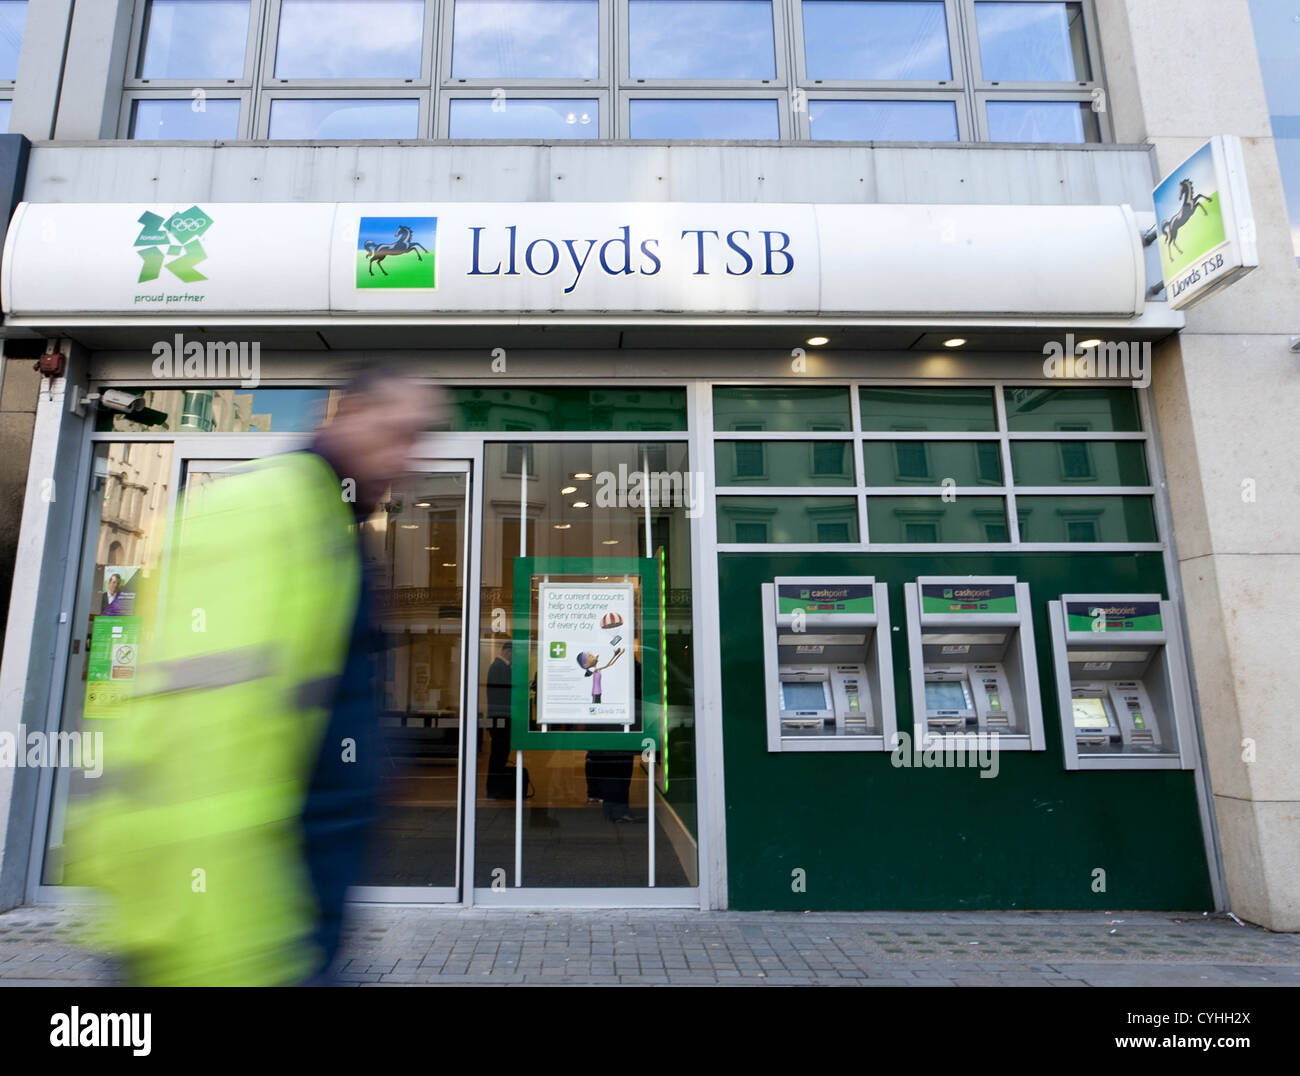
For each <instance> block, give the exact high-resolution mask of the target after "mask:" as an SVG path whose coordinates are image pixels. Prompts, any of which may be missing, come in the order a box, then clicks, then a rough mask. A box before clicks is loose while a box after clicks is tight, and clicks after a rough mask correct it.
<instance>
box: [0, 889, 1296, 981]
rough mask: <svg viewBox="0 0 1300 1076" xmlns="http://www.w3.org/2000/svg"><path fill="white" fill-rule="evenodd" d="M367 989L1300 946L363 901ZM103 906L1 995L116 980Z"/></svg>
mask: <svg viewBox="0 0 1300 1076" xmlns="http://www.w3.org/2000/svg"><path fill="white" fill-rule="evenodd" d="M354 913H355V914H354V919H353V922H352V923H351V925H350V926H349V928H348V931H347V937H346V941H345V948H344V952H343V955H342V956H341V957H340V959H339V962H338V963H337V965H336V967H335V971H336V974H337V976H338V978H339V979H340V980H341V981H342V982H343V983H344V984H347V985H357V986H425V985H466V984H473V985H480V986H497V985H509V984H520V985H569V986H574V985H585V984H592V985H611V986H615V985H624V986H633V985H682V986H686V985H698V986H742V985H743V986H793V985H798V986H1300V934H1275V933H1272V932H1270V931H1267V930H1264V929H1263V928H1261V927H1256V926H1252V925H1249V924H1239V923H1238V922H1236V921H1234V919H1232V918H1231V917H1230V916H1227V915H1204V914H1201V913H1196V912H1191V913H1187V914H1185V915H1180V914H1177V913H1170V912H1114V913H1111V912H1106V913H1097V912H947V913H944V912H862V913H857V912H804V913H799V912H734V911H727V912H699V911H682V910H672V911H668V910H659V909H655V910H649V909H624V910H619V911H594V910H565V911H555V910H551V911H522V910H514V909H495V908H494V909H484V908H458V907H434V906H418V905H401V906H393V905H359V906H357V907H356V908H355V909H354ZM92 914H93V910H92V909H90V908H88V907H87V906H84V905H83V906H64V907H56V906H49V905H44V906H34V907H32V906H29V907H23V908H15V909H13V910H12V911H9V912H5V913H3V914H0V986H95V985H109V984H111V983H112V981H113V980H112V972H111V966H110V965H109V964H108V963H107V962H106V961H105V960H104V959H102V957H99V956H96V955H94V954H91V953H88V952H86V951H84V950H82V949H80V948H78V947H77V946H76V944H75V941H76V938H77V935H78V933H79V932H80V931H81V930H83V929H84V926H85V924H86V922H87V921H88V916H90V915H92Z"/></svg>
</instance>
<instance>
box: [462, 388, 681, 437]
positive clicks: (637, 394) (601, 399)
mask: <svg viewBox="0 0 1300 1076" xmlns="http://www.w3.org/2000/svg"><path fill="white" fill-rule="evenodd" d="M449 392H450V395H451V405H452V406H451V414H452V418H451V422H450V426H449V428H450V429H454V430H471V431H472V430H537V431H539V432H541V431H557V432H558V431H564V430H684V429H686V390H685V389H638V388H620V389H570V388H565V389H551V388H547V389H536V388H530V387H528V386H524V387H522V388H516V387H511V388H498V389H480V388H453V389H450V390H449Z"/></svg>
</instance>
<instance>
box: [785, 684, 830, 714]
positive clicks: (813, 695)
mask: <svg viewBox="0 0 1300 1076" xmlns="http://www.w3.org/2000/svg"><path fill="white" fill-rule="evenodd" d="M781 698H782V701H783V703H784V707H785V709H787V710H829V709H830V706H829V705H828V704H827V702H826V685H825V684H824V683H823V682H822V681H820V680H814V681H812V682H811V683H791V682H788V681H787V682H786V683H783V684H782V685H781Z"/></svg>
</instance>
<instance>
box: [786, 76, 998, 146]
mask: <svg viewBox="0 0 1300 1076" xmlns="http://www.w3.org/2000/svg"><path fill="white" fill-rule="evenodd" d="M969 96H970V94H969V91H967V90H961V89H956V90H951V91H947V90H945V91H934V90H886V89H870V90H861V89H845V90H834V89H823V88H820V87H819V88H818V89H817V90H811V89H805V88H804V87H802V86H799V87H795V88H794V89H793V90H791V91H790V114H791V117H792V122H793V126H794V127H795V128H796V129H797V131H798V136H797V137H798V141H801V142H814V141H816V142H819V143H820V144H822V145H833V144H835V143H836V142H839V143H841V144H845V143H851V142H867V141H870V142H877V143H879V142H903V143H906V144H908V145H922V146H955V145H958V144H960V143H962V142H973V141H975V139H974V134H975V131H974V128H973V127H972V125H971V110H970V101H969ZM813 101H946V102H950V103H951V104H952V105H953V110H954V111H955V112H956V115H957V139H956V141H953V142H943V141H940V142H934V141H927V140H923V139H883V138H877V139H839V138H825V139H814V138H813V136H812V109H811V108H810V107H809V106H810V105H811V104H812V102H813ZM800 103H802V105H803V107H802V108H799V107H796V106H797V105H798V104H800Z"/></svg>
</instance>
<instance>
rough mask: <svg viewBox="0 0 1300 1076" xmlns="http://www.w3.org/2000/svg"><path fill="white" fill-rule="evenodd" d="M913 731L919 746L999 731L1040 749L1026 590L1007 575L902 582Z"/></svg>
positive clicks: (1004, 742) (1006, 740)
mask: <svg viewBox="0 0 1300 1076" xmlns="http://www.w3.org/2000/svg"><path fill="white" fill-rule="evenodd" d="M903 589H904V598H905V605H906V608H907V629H908V646H909V651H910V654H911V663H910V665H911V668H910V676H911V681H912V685H911V686H912V712H913V728H914V730H915V735H916V736H917V737H918V739H919V740H920V741H921V742H922V744H923V745H929V744H932V743H935V742H936V741H938V742H939V743H940V744H942V742H943V741H944V740H945V739H947V738H953V737H957V736H966V735H971V734H974V735H978V736H988V735H992V734H996V735H997V737H998V740H997V742H998V746H999V748H1000V749H1003V750H1021V751H1041V750H1043V747H1044V740H1043V728H1042V706H1041V701H1040V698H1039V690H1038V675H1037V663H1036V659H1035V656H1034V639H1033V621H1032V617H1031V615H1030V609H1029V588H1028V586H1027V585H1026V584H1024V583H1020V582H1018V581H1017V580H1016V579H1015V578H1014V577H1011V576H969V577H952V578H947V577H935V576H923V577H921V578H918V579H917V581H916V582H915V583H908V584H906V585H905V586H904V588H903Z"/></svg>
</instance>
